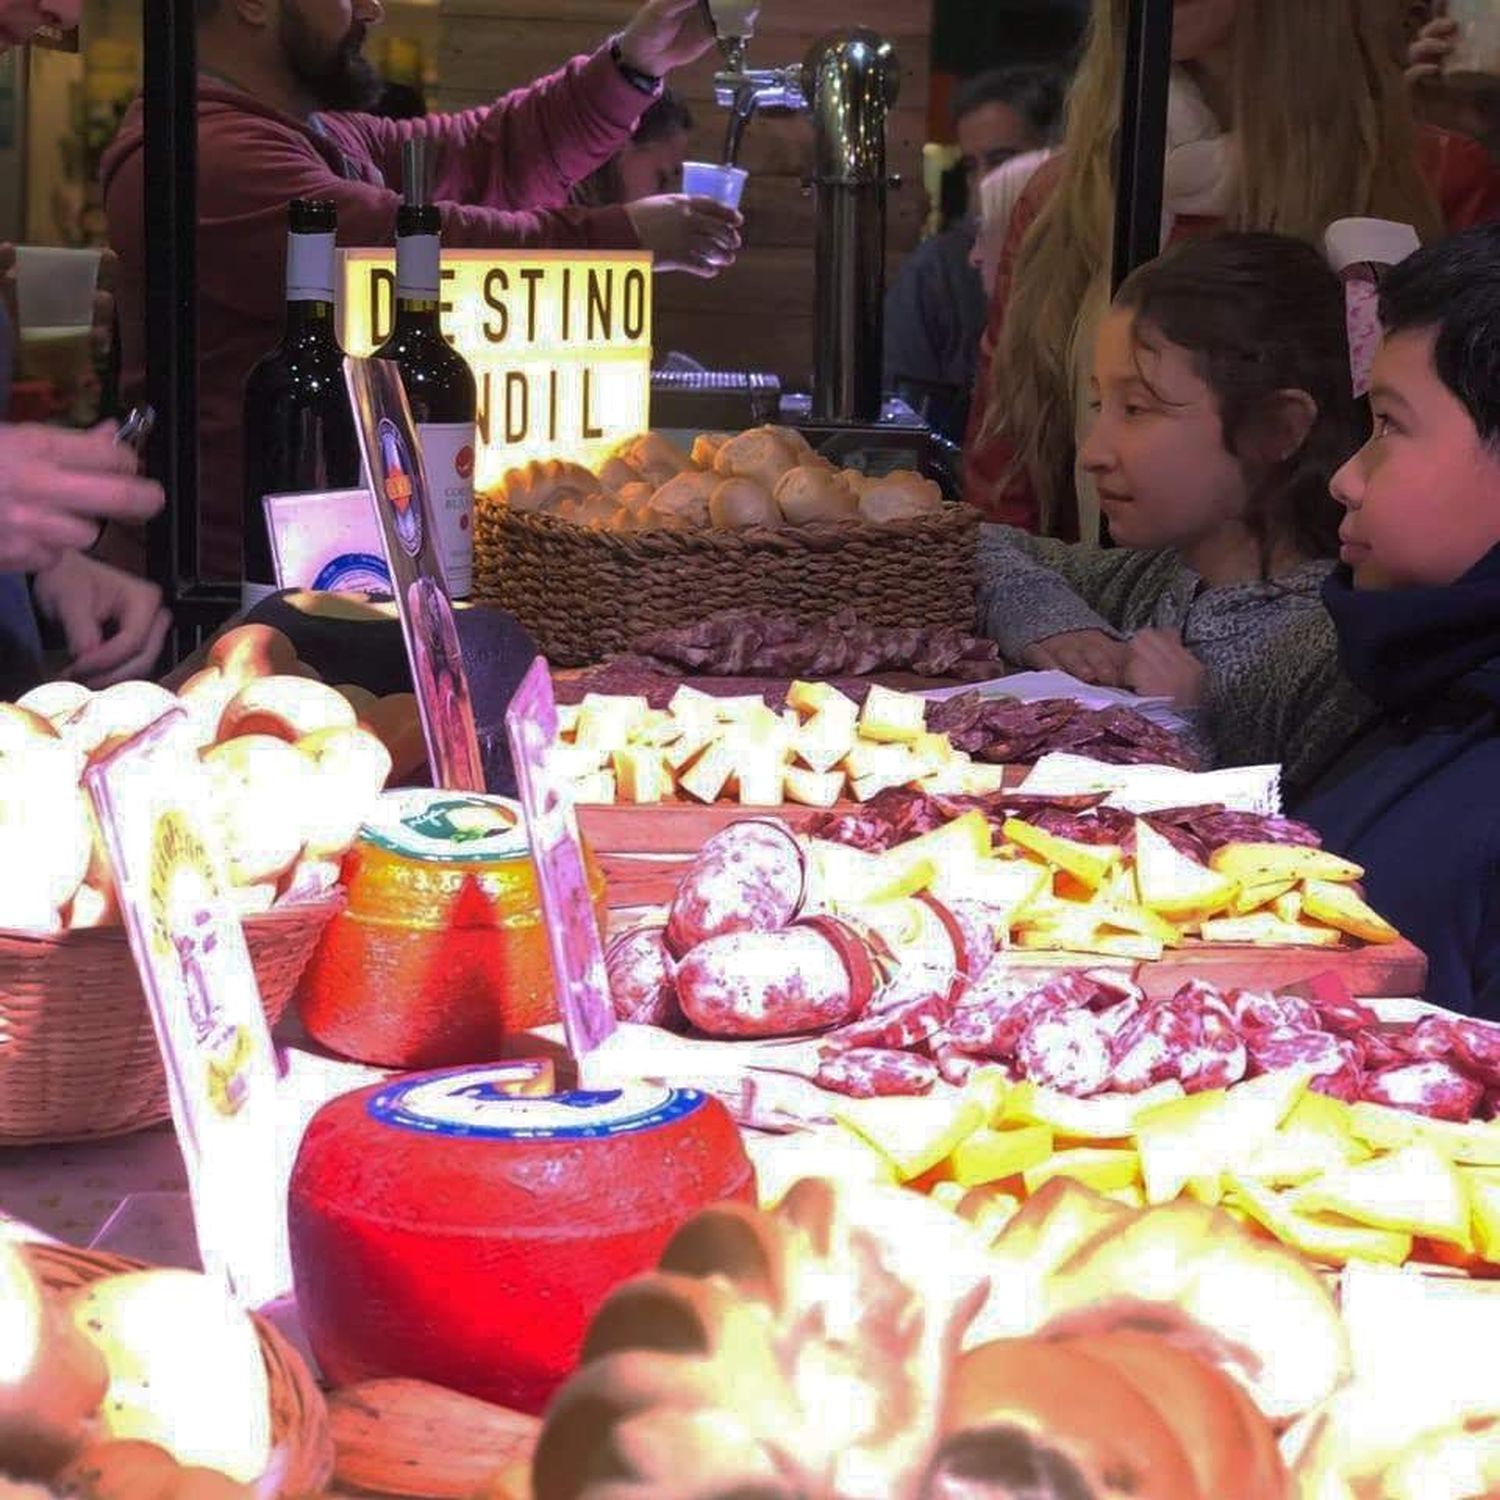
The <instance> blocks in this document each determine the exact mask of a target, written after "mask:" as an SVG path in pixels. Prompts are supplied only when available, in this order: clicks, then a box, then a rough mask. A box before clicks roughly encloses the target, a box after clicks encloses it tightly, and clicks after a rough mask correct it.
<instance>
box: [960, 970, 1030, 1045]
mask: <svg viewBox="0 0 1500 1500" xmlns="http://www.w3.org/2000/svg"><path fill="white" fill-rule="evenodd" d="M1035 994H1036V986H1035V985H1034V984H1033V983H1032V981H1031V979H1030V978H1029V977H1028V976H1025V975H1021V974H1017V973H1015V972H1014V971H1008V970H1006V969H1004V968H1003V967H1002V966H1001V965H999V964H992V965H991V966H990V968H989V969H988V970H987V971H986V973H985V974H984V976H983V978H982V979H981V980H980V981H979V983H978V984H977V985H975V986H974V987H973V988H972V989H970V990H969V992H968V993H967V994H966V995H965V996H964V997H963V1001H962V1003H961V1004H960V1005H959V1007H958V1008H957V1009H956V1010H955V1011H954V1012H953V1015H952V1016H951V1017H950V1018H949V1021H948V1026H947V1032H948V1040H949V1042H950V1043H951V1044H952V1046H953V1047H954V1048H956V1049H957V1050H958V1051H959V1052H965V1053H968V1054H969V1055H970V1056H973V1057H991V1058H1008V1057H1014V1056H1015V1052H1016V1043H1017V1042H1018V1041H1019V1040H1020V1039H1021V1033H1022V1032H1023V1031H1024V1030H1025V1029H1026V1023H1027V1022H1028V1021H1030V1019H1031V1017H1032V1015H1033V1013H1034V1011H1035V1002H1034V998H1033V997H1034V996H1035Z"/></svg>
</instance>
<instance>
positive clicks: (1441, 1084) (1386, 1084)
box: [1363, 1059, 1484, 1121]
mask: <svg viewBox="0 0 1500 1500" xmlns="http://www.w3.org/2000/svg"><path fill="white" fill-rule="evenodd" d="M1363 1097H1364V1099H1365V1100H1366V1101H1367V1102H1369V1103H1370V1104H1388V1105H1391V1106H1392V1107H1393V1108H1395V1109H1405V1110H1409V1111H1410V1112H1411V1113H1412V1114H1418V1115H1427V1116H1429V1117H1430V1118H1432V1119H1434V1120H1460V1121H1462V1120H1467V1119H1469V1118H1470V1117H1471V1116H1472V1115H1473V1113H1474V1111H1475V1109H1476V1108H1477V1107H1478V1105H1479V1101H1480V1100H1481V1099H1482V1098H1483V1097H1484V1086H1483V1085H1482V1084H1479V1083H1476V1082H1475V1081H1474V1080H1473V1079H1472V1078H1470V1077H1469V1076H1468V1075H1467V1074H1465V1073H1461V1072H1460V1071H1459V1070H1458V1069H1457V1068H1455V1067H1454V1066H1453V1065H1452V1064H1451V1063H1446V1062H1440V1061H1438V1060H1436V1059H1427V1060H1425V1061H1422V1062H1410V1063H1402V1064H1399V1065H1397V1066H1396V1067H1394V1068H1382V1069H1381V1070H1380V1071H1379V1072H1378V1073H1372V1074H1371V1075H1370V1076H1369V1077H1368V1078H1367V1079H1366V1080H1365V1087H1364V1093H1363Z"/></svg>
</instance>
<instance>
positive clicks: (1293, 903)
mask: <svg viewBox="0 0 1500 1500" xmlns="http://www.w3.org/2000/svg"><path fill="white" fill-rule="evenodd" d="M1330 889H1332V890H1342V889H1343V887H1342V886H1333V887H1331V888H1330ZM1302 900H1303V898H1302V891H1301V888H1300V887H1296V886H1294V887H1293V888H1292V889H1291V890H1289V891H1286V892H1284V893H1283V894H1282V895H1280V896H1278V897H1277V898H1276V899H1275V900H1274V901H1273V902H1271V911H1272V913H1273V914H1274V915H1275V916H1276V918H1277V920H1278V921H1281V922H1297V921H1300V920H1301V919H1302ZM1316 915H1317V913H1316V912H1309V913H1308V916H1310V917H1315V916H1316Z"/></svg>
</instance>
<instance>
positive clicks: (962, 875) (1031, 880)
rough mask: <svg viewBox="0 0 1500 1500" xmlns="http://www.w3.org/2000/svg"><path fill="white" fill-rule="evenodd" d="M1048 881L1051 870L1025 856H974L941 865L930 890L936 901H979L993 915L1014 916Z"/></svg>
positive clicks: (1027, 906) (1043, 890)
mask: <svg viewBox="0 0 1500 1500" xmlns="http://www.w3.org/2000/svg"><path fill="white" fill-rule="evenodd" d="M1051 885H1052V874H1051V871H1049V870H1048V869H1046V868H1045V867H1044V866H1042V865H1038V864H1033V863H1032V862H1031V861H1030V860H1029V859H976V860H974V861H972V862H971V863H969V864H960V865H956V866H942V867H940V868H938V869H937V870H936V871H935V873H934V878H933V881H932V893H933V895H934V896H936V897H937V898H938V900H939V901H979V902H982V903H983V904H984V905H985V906H988V907H991V908H993V909H994V911H995V913H996V916H997V919H1001V920H1003V919H1005V918H1009V919H1010V920H1011V921H1014V920H1015V919H1017V918H1018V917H1019V916H1020V915H1021V913H1023V912H1025V911H1029V910H1030V909H1031V906H1032V904H1033V903H1034V902H1035V901H1037V899H1038V898H1039V897H1041V896H1042V895H1043V894H1044V893H1046V892H1048V891H1049V890H1050V888H1051Z"/></svg>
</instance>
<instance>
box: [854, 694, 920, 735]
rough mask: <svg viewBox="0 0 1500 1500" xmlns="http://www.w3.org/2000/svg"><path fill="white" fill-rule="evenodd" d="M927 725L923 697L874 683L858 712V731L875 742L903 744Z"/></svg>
mask: <svg viewBox="0 0 1500 1500" xmlns="http://www.w3.org/2000/svg"><path fill="white" fill-rule="evenodd" d="M926 728H927V700H926V699H925V698H918V697H917V696H916V694H914V693H897V692H893V691H892V690H891V689H890V688H887V687H881V685H880V684H879V683H875V684H874V685H873V686H872V687H871V688H870V691H869V694H868V695H867V696H866V698H865V703H864V707H863V708H862V709H861V710H860V714H859V732H860V734H861V735H863V736H864V738H865V739H867V740H874V741H875V742H876V743H877V744H892V745H906V744H911V743H912V742H913V741H915V740H917V739H918V738H920V737H921V735H922V734H923V733H924V731H925V730H926Z"/></svg>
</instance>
